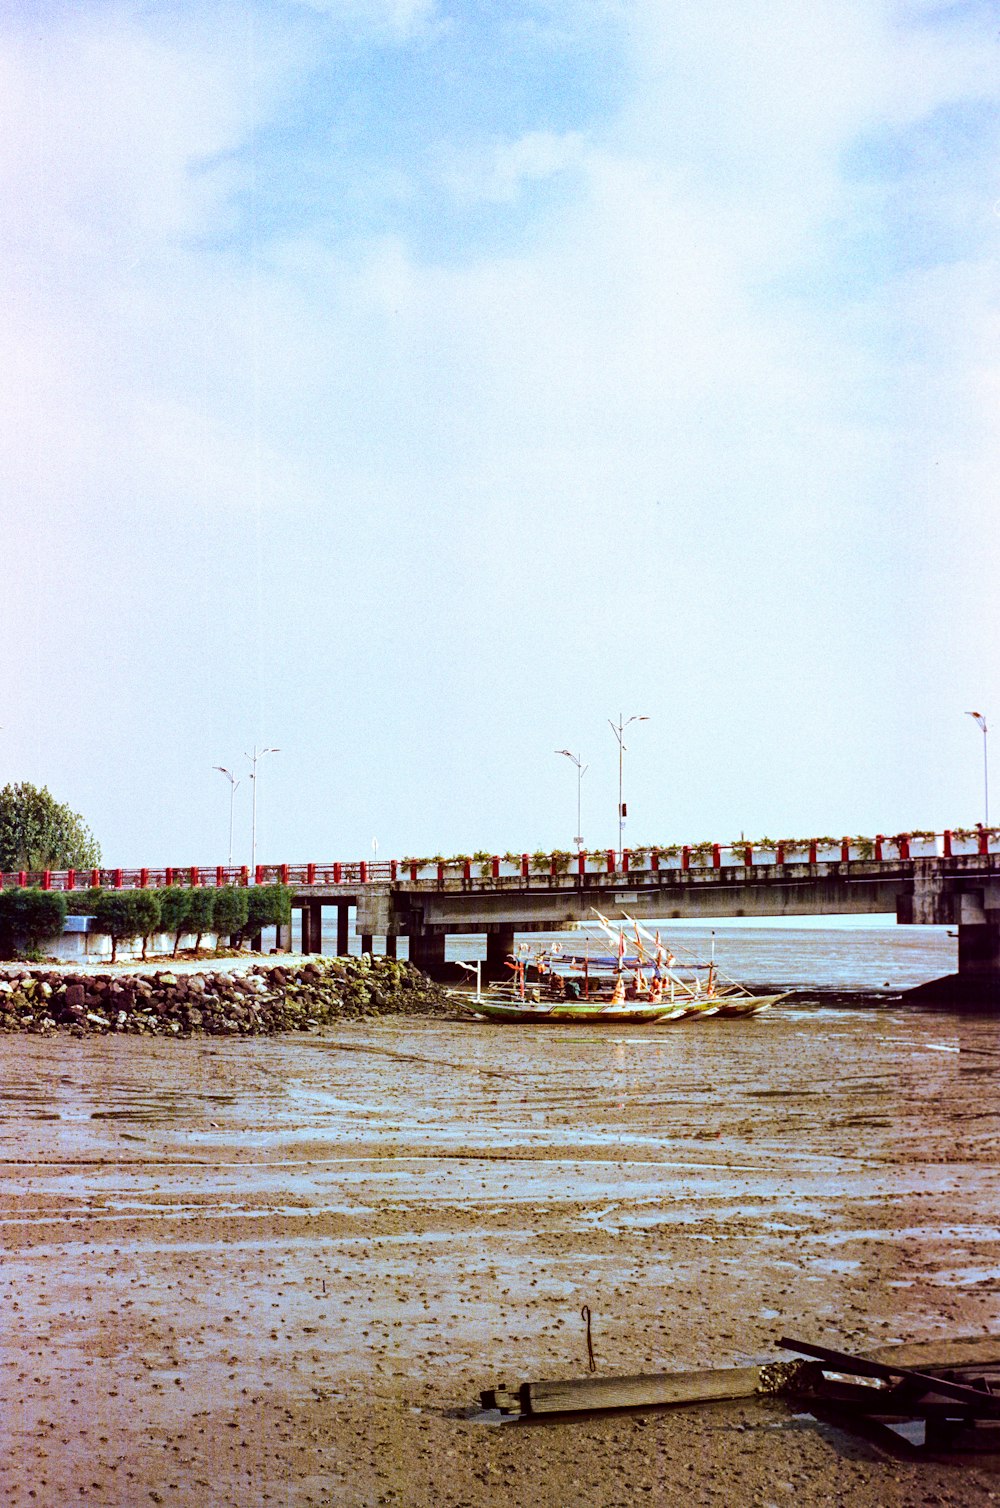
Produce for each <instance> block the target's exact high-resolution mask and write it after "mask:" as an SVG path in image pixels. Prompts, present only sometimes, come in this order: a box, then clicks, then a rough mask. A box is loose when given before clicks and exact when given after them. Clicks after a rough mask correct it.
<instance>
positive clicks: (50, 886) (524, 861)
mask: <svg viewBox="0 0 1000 1508" xmlns="http://www.w3.org/2000/svg"><path fill="white" fill-rule="evenodd" d="M968 854H1000V829H994V828H985V827H980V828H978V829H977V830H974V831H973V830H970V829H967V828H966V829H945V831H943V832H941V833H929V832H921V833H900V834H897V835H896V836H894V837H892V838H888V837H885V836H883V835H882V834H876V835H875V837H874V838H860V839H859V838H840V839H829V838H810V839H789V840H785V841H775V842H770V841H767V842H762V843H752V842H747V841H745V840H740V841H739V842H736V843H698V844H676V845H669V846H663V847H659V848H632V849H625V850H624V851H623V852H622V853H618V852H617V851H616V850H614V849H610V848H609V849H596V850H590V851H586V852H583V853H573V854H570V853H565V852H555V853H535V854H528V853H524V854H520V855H518V854H504V855H502V856H501V855H499V854H496V855H491V856H487V857H483V856H482V855H479V856H478V857H477V858H476V859H470V858H466V857H464V856H463V857H461V858H455V859H429V860H423V859H387V860H379V861H377V862H369V861H366V860H364V859H360V860H354V861H349V862H341V861H332V862H331V861H324V862H314V863H308V864H258V865H257V866H256V868H255V870H254V871H253V874H251V872H250V870H249V868H248V866H247V865H245V864H243V865H224V864H218V865H214V866H200V865H197V864H194V865H191V864H188V865H177V866H173V867H172V866H169V865H168V866H165V867H163V868H158V869H147V868H141V869H124V868H123V869H108V868H94V869H64V870H48V869H46V870H23V869H22V870H18V871H15V872H10V871H8V872H6V873H3V874H0V889H7V888H9V887H11V886H25V885H31V886H38V887H39V888H40V889H42V890H58V891H70V892H72V891H81V890H91V889H102V890H104V889H115V890H134V889H153V890H159V889H163V888H166V887H167V886H171V885H180V886H216V887H221V886H224V885H250V884H255V885H274V884H282V885H292V886H295V887H296V888H300V889H301V888H307V887H310V886H319V887H320V888H325V887H328V886H337V885H345V886H351V887H352V888H353V887H356V886H358V885H368V884H379V885H385V884H393V883H394V882H396V881H403V882H406V883H409V884H420V883H426V882H430V883H432V884H437V885H443V884H446V883H448V882H453V881H456V880H458V881H462V882H465V883H473V882H478V883H485V882H488V881H494V880H505V879H506V880H511V879H514V880H520V881H522V882H530V881H531V880H532V879H543V878H545V877H546V876H548V877H551V878H560V877H563V878H565V877H569V876H582V875H612V876H616V875H628V874H636V873H651V874H655V873H657V872H659V871H668V870H682V871H683V870H704V869H723V868H730V867H736V868H750V867H754V868H760V867H763V866H771V865H773V866H775V867H782V866H785V865H789V864H805V865H814V864H853V863H859V862H861V863H863V862H868V861H875V862H876V863H887V862H897V861H898V862H906V861H909V860H911V859H921V858H945V859H947V858H953V857H956V858H957V857H961V856H962V855H968Z"/></svg>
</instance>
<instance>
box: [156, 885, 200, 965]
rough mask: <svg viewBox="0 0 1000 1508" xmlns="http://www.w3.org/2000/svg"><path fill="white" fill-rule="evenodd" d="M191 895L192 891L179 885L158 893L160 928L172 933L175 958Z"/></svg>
mask: <svg viewBox="0 0 1000 1508" xmlns="http://www.w3.org/2000/svg"><path fill="white" fill-rule="evenodd" d="M192 894H193V891H190V890H185V889H184V887H183V886H181V885H168V886H167V888H166V889H165V890H161V891H160V926H161V927H162V928H163V930H164V932H171V933H173V938H174V957H175V958H176V956H177V949H178V948H179V947H180V945H181V936H182V934H183V933H184V932H185V931H186V923H187V919H188V915H189V913H190V909H191V896H192Z"/></svg>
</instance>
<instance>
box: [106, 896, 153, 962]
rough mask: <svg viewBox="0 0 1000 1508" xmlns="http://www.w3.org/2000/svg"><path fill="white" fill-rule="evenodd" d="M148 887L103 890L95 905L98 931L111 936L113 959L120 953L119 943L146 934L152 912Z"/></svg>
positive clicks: (113, 960)
mask: <svg viewBox="0 0 1000 1508" xmlns="http://www.w3.org/2000/svg"><path fill="white" fill-rule="evenodd" d="M148 895H149V892H148V891H146V890H102V891H101V893H100V895H99V897H98V899H97V905H96V907H95V908H94V919H95V921H96V923H97V930H98V932H103V934H104V935H105V937H110V939H111V962H112V963H114V962H115V960H116V959H117V957H118V944H119V943H120V942H127V941H128V940H129V939H130V938H133V937H142V936H143V935H144V931H145V926H146V922H147V919H148V916H149V907H148V905H147V904H146V899H147V897H148Z"/></svg>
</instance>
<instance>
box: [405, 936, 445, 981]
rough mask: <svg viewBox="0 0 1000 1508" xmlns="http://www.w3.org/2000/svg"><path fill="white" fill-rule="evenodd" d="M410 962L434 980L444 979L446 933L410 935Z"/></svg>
mask: <svg viewBox="0 0 1000 1508" xmlns="http://www.w3.org/2000/svg"><path fill="white" fill-rule="evenodd" d="M410 962H411V963H414V964H416V966H417V968H418V969H420V970H421V971H422V972H423V973H424V974H429V975H430V977H431V978H432V979H441V978H443V977H444V973H445V966H444V933H443V932H425V931H424V930H423V928H421V929H420V931H413V932H411V933H410Z"/></svg>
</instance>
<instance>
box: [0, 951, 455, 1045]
mask: <svg viewBox="0 0 1000 1508" xmlns="http://www.w3.org/2000/svg"><path fill="white" fill-rule="evenodd" d="M452 1010H453V1008H452V1006H451V1003H450V1001H449V999H448V997H447V995H446V994H445V992H444V991H443V990H442V989H440V988H439V987H438V986H437V985H434V984H432V983H431V981H430V980H428V979H427V978H426V977H425V976H424V975H423V974H421V973H420V972H419V970H417V969H415V968H413V967H412V965H410V964H407V963H397V962H396V961H395V960H394V959H389V958H370V957H363V958H329V959H328V958H315V959H311V960H310V961H309V962H308V963H304V964H297V965H290V964H286V965H282V964H249V965H248V967H247V968H246V969H245V970H238V971H237V970H226V971H221V970H215V971H213V970H212V969H211V967H207V968H205V969H203V970H200V971H199V972H198V973H187V972H180V971H177V972H174V971H172V970H170V969H149V970H143V971H141V972H140V971H138V970H135V969H129V970H127V971H126V970H114V971H110V970H109V971H108V972H107V973H87V974H83V973H74V972H72V971H70V970H45V969H42V970H39V969H37V968H35V969H28V968H26V967H24V966H22V965H17V964H13V965H8V966H6V967H3V968H0V1033H2V1032H12V1031H13V1032H36V1033H47V1032H56V1031H68V1032H71V1033H73V1034H75V1035H77V1036H86V1035H89V1034H97V1035H103V1034H107V1033H126V1034H128V1033H132V1034H140V1035H147V1036H149V1035H152V1036H174V1037H178V1036H179V1037H190V1036H193V1035H207V1036H261V1035H267V1034H271V1033H275V1032H286V1031H306V1030H309V1029H311V1028H313V1027H316V1026H323V1025H326V1024H328V1023H330V1022H334V1021H342V1020H356V1019H359V1018H361V1017H372V1016H382V1015H444V1014H451V1013H452Z"/></svg>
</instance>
